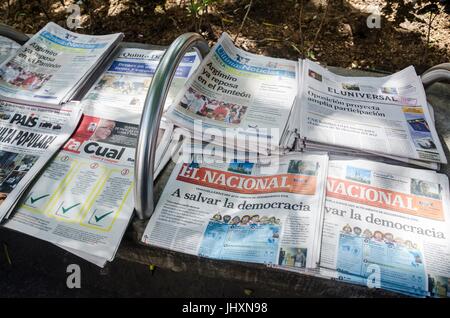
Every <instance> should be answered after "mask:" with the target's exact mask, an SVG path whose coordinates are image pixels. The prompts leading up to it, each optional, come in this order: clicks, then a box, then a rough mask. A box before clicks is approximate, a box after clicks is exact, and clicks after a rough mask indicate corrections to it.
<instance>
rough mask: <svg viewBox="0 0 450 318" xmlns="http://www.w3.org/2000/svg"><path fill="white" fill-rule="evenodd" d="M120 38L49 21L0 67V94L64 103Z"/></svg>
mask: <svg viewBox="0 0 450 318" xmlns="http://www.w3.org/2000/svg"><path fill="white" fill-rule="evenodd" d="M122 37H123V35H122V34H111V35H99V36H91V35H84V34H78V33H74V32H70V31H68V30H66V29H64V28H62V27H60V26H58V25H57V24H55V23H53V22H50V23H48V24H47V25H46V26H45V27H44V28H43V29H41V30H40V31H39V32H38V33H36V34H35V35H34V36H33V37H32V38H31V39H30V40H29V41H28V42H27V43H26V44H25V45H23V46H22V47H21V48H20V49H19V50H18V51H17V53H16V54H15V55H13V56H12V57H11V58H9V59H7V60H6V61H4V62H3V64H2V65H1V66H0V95H2V96H3V97H4V98H8V99H10V100H12V101H17V100H26V101H27V102H29V103H33V104H36V103H44V104H51V105H59V104H61V103H64V102H67V101H68V100H69V99H70V97H71V96H72V95H73V94H74V93H75V92H76V90H77V89H78V88H79V86H80V85H82V83H83V80H85V79H86V77H87V76H88V75H89V74H90V73H91V72H93V70H94V69H95V67H96V66H97V65H98V64H99V63H101V62H102V60H103V59H104V58H106V56H107V54H108V53H109V52H110V51H111V50H112V49H113V48H114V47H115V46H116V44H117V43H118V42H119V41H120V40H121V39H122Z"/></svg>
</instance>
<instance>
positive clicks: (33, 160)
mask: <svg viewBox="0 0 450 318" xmlns="http://www.w3.org/2000/svg"><path fill="white" fill-rule="evenodd" d="M80 116H81V108H80V107H79V105H77V104H72V103H71V104H67V105H66V107H63V108H61V109H55V108H50V107H43V106H30V105H25V104H17V103H11V102H7V101H3V100H0V220H2V219H3V218H5V217H8V216H9V214H10V213H11V212H12V209H13V208H14V206H15V205H16V203H17V201H18V200H19V198H20V196H21V195H22V193H23V192H24V190H25V189H26V188H27V186H28V185H29V184H30V182H31V181H32V180H33V179H34V178H35V177H36V175H37V174H38V173H39V172H40V171H41V169H43V167H44V166H45V164H46V163H47V162H48V161H49V160H50V158H51V157H52V156H53V155H54V154H55V152H57V151H58V149H59V148H60V147H61V146H62V145H63V144H64V142H66V141H67V139H68V138H69V137H70V135H71V133H72V132H73V130H74V129H75V127H76V125H77V123H78V121H79V118H80Z"/></svg>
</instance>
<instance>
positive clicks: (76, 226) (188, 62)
mask: <svg viewBox="0 0 450 318" xmlns="http://www.w3.org/2000/svg"><path fill="white" fill-rule="evenodd" d="M163 53H164V52H163V51H160V50H146V49H136V48H122V49H121V50H120V51H119V52H118V53H117V56H116V58H114V59H113V61H112V62H111V64H110V66H109V67H108V68H107V69H106V71H105V72H104V74H103V75H102V76H100V77H99V78H98V80H97V81H96V83H95V84H94V85H93V87H92V88H91V90H90V91H89V92H88V93H87V95H86V97H85V98H84V99H83V100H82V102H81V105H82V106H83V117H82V120H81V123H80V124H79V126H78V128H77V130H76V131H75V133H74V134H73V135H72V136H71V137H70V139H69V141H68V142H67V143H66V144H65V145H64V147H63V149H62V150H61V151H59V153H58V154H57V156H56V157H55V158H54V159H53V160H52V161H51V163H50V165H49V166H47V167H46V169H45V170H44V171H43V173H42V175H41V176H40V178H39V179H38V180H37V181H36V182H35V183H34V185H33V187H32V188H31V189H30V190H29V191H28V192H27V193H26V194H25V195H24V197H23V199H22V201H21V204H20V205H19V206H18V208H17V209H16V212H15V213H14V216H13V217H12V218H11V219H10V220H9V222H7V223H6V224H5V227H7V228H10V229H13V230H16V231H20V232H23V233H26V234H29V235H32V236H35V237H37V238H40V239H43V240H46V241H49V242H52V243H54V244H56V245H58V246H59V247H62V248H64V249H66V250H68V251H70V252H71V253H74V254H76V255H78V256H80V257H82V258H84V259H86V260H88V261H90V262H92V263H94V264H97V265H98V266H102V267H103V266H104V265H105V263H106V262H107V261H111V260H112V259H113V258H114V256H115V253H116V251H117V248H118V246H119V243H120V241H121V239H122V236H123V234H124V232H125V230H126V228H127V225H128V223H129V220H130V218H131V216H132V214H133V210H134V200H133V184H134V180H133V175H134V156H135V148H136V143H137V138H138V135H139V123H140V119H141V113H142V107H143V104H144V100H145V95H146V93H147V90H148V87H149V85H150V82H151V80H152V77H153V74H154V71H155V69H156V66H157V64H158V62H159V59H160V58H161V57H162V55H163ZM198 60H199V58H198V56H197V54H196V53H188V54H187V55H186V56H185V57H184V60H183V62H182V64H181V65H180V67H179V69H178V71H177V74H176V77H175V79H174V85H173V86H172V87H171V89H170V93H169V96H174V95H176V91H177V90H178V89H179V87H180V86H182V85H183V84H184V82H185V81H186V79H187V77H188V76H189V74H190V73H191V72H193V71H194V69H195V68H196V67H197V66H198V63H199V61H198ZM175 136H177V137H175ZM179 137H180V134H177V133H174V127H173V124H171V123H170V122H169V121H163V122H162V123H161V129H160V136H159V137H158V144H159V145H158V148H157V152H156V160H155V168H156V172H157V173H159V171H161V170H162V168H163V166H164V165H165V163H167V161H168V160H169V159H170V153H171V152H172V151H175V150H176V148H175V147H176V145H177V144H178V141H177V138H179ZM172 148H174V149H172Z"/></svg>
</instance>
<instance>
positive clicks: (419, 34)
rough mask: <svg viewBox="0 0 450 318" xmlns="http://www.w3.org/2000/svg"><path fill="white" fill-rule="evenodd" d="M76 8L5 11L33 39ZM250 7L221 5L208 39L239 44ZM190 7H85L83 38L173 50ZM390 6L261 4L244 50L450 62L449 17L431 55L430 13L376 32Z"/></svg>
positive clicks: (349, 63)
mask: <svg viewBox="0 0 450 318" xmlns="http://www.w3.org/2000/svg"><path fill="white" fill-rule="evenodd" d="M73 2H74V1H68V0H39V1H24V0H5V1H3V2H2V4H1V5H0V21H1V22H3V23H6V24H8V25H11V26H13V27H15V28H17V29H19V30H21V31H23V32H27V33H34V32H36V31H37V30H39V29H40V28H42V27H43V26H44V25H45V24H46V23H47V22H48V21H50V20H51V21H54V22H56V23H58V24H60V25H62V26H64V27H66V21H67V17H68V15H69V13H67V12H66V7H67V6H68V5H69V4H71V3H73ZM249 2H250V0H246V1H234V0H223V1H219V3H218V4H214V5H213V6H211V7H210V8H209V10H208V14H204V15H203V16H202V18H201V20H202V23H201V30H200V31H201V33H202V34H203V35H204V36H205V37H206V38H207V39H208V40H209V41H210V42H211V44H212V43H214V41H215V40H217V38H218V37H219V36H220V34H221V33H222V32H228V33H229V34H230V35H231V36H232V37H233V38H234V37H235V36H236V34H237V33H238V32H239V29H240V27H241V24H242V21H243V18H244V16H245V13H246V11H247V7H246V6H247V5H248V4H249ZM185 3H189V0H181V1H180V0H178V1H170V0H169V1H161V0H156V1H150V0H122V1H119V0H109V1H108V0H101V1H100V0H90V1H87V0H84V1H82V2H80V7H81V25H80V28H78V29H77V30H76V31H77V32H81V33H90V34H106V33H112V32H123V33H124V34H125V41H135V42H145V43H150V44H160V45H168V44H170V43H171V41H173V40H174V39H175V38H176V37H177V36H178V35H179V34H181V33H184V32H189V31H195V26H194V19H193V17H191V16H189V14H188V11H187V9H186V7H185ZM301 3H303V5H301ZM327 3H328V10H326V7H327V5H326V4H327ZM63 4H64V6H63ZM383 4H384V1H379V0H368V1H361V0H328V2H327V1H326V0H303V1H301V0H279V1H273V0H272V1H270V0H253V1H252V6H251V8H250V11H249V14H248V17H247V19H246V21H245V23H244V25H243V27H242V30H241V32H240V34H239V36H238V38H237V41H236V43H237V44H238V45H239V46H240V47H242V48H244V49H246V50H248V51H251V52H254V53H258V54H264V55H270V56H276V57H284V58H289V59H297V58H299V57H309V58H311V59H314V60H317V61H319V62H321V63H323V64H325V65H332V66H340V67H346V68H358V69H367V70H379V71H387V72H393V71H397V70H400V69H402V68H404V67H406V66H408V65H411V64H412V65H414V66H415V67H416V69H417V71H418V73H421V72H422V71H424V70H425V69H426V68H428V67H430V66H432V65H435V64H439V63H444V62H448V61H450V58H449V57H450V47H449V44H450V21H449V15H448V14H445V13H441V14H440V15H439V16H437V18H436V19H435V20H434V22H433V25H432V26H433V28H432V30H431V33H430V43H429V45H428V48H427V43H426V38H427V23H426V21H428V15H427V14H425V15H423V16H421V17H420V18H422V19H423V20H424V22H404V23H402V24H401V25H400V26H399V27H396V26H395V25H394V23H393V20H392V18H390V17H384V16H383V17H382V19H381V28H372V29H371V28H368V27H367V24H366V21H367V17H368V16H369V15H370V14H371V13H373V12H376V11H374V10H375V9H376V8H381V7H382V6H383ZM325 12H326V16H325V19H323V18H322V17H323V16H324V13H325ZM300 16H301V19H300ZM300 21H301V27H300ZM322 21H323V22H322ZM321 24H322V27H319V26H320V25H321Z"/></svg>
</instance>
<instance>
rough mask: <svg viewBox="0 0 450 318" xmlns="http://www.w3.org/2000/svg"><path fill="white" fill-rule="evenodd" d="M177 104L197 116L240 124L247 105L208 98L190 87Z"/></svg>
mask: <svg viewBox="0 0 450 318" xmlns="http://www.w3.org/2000/svg"><path fill="white" fill-rule="evenodd" d="M179 105H180V107H182V108H184V109H186V110H188V111H190V112H191V113H194V114H196V115H198V116H201V117H206V118H209V119H213V120H216V121H219V122H223V123H225V124H235V125H237V124H240V123H241V121H242V119H243V118H244V116H245V113H246V112H247V106H241V105H237V104H233V103H225V102H224V101H219V100H215V99H209V98H208V97H206V96H204V95H202V94H200V93H198V92H196V91H195V90H194V89H192V88H189V89H188V90H187V92H186V94H185V95H184V96H183V98H182V99H181V101H180V104H179Z"/></svg>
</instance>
